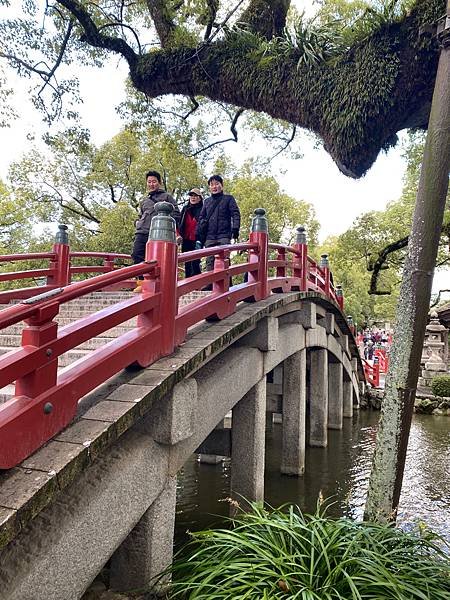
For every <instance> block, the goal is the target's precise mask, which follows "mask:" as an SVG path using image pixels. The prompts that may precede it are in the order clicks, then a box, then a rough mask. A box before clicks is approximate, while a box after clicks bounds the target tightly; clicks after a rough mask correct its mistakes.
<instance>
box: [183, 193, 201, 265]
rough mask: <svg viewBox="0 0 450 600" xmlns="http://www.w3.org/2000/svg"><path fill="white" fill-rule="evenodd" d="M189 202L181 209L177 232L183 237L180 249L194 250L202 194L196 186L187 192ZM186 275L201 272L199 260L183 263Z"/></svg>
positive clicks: (184, 250)
mask: <svg viewBox="0 0 450 600" xmlns="http://www.w3.org/2000/svg"><path fill="white" fill-rule="evenodd" d="M188 197H189V202H188V203H187V204H185V205H184V206H183V208H182V209H181V218H180V226H179V232H180V235H181V237H182V239H183V241H182V243H181V251H182V252H189V251H190V250H195V239H196V233H197V222H198V217H199V215H200V213H201V211H202V208H203V196H202V193H201V191H200V190H199V189H198V188H192V190H190V191H189V193H188ZM184 269H185V273H186V277H192V276H193V275H199V274H200V273H201V267H200V260H192V261H190V262H187V263H184Z"/></svg>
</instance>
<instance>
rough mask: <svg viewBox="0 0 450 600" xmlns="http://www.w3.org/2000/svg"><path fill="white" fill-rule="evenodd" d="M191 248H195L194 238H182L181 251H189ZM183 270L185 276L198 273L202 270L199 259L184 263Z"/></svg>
mask: <svg viewBox="0 0 450 600" xmlns="http://www.w3.org/2000/svg"><path fill="white" fill-rule="evenodd" d="M191 250H195V241H194V240H183V242H182V244H181V252H190V251H191ZM184 272H185V274H186V277H192V276H193V275H200V273H201V272H202V269H201V266H200V259H199V260H191V261H189V262H187V263H184Z"/></svg>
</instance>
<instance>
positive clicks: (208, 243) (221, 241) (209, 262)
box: [205, 238, 230, 271]
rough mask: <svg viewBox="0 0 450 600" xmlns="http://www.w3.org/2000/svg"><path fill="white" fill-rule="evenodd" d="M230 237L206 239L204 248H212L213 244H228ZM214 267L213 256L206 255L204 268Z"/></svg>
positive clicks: (210, 268)
mask: <svg viewBox="0 0 450 600" xmlns="http://www.w3.org/2000/svg"><path fill="white" fill-rule="evenodd" d="M229 243H230V238H219V239H218V240H206V242H205V248H212V247H213V246H228V244H229ZM213 269H214V256H208V257H207V258H206V270H207V271H212V270H213Z"/></svg>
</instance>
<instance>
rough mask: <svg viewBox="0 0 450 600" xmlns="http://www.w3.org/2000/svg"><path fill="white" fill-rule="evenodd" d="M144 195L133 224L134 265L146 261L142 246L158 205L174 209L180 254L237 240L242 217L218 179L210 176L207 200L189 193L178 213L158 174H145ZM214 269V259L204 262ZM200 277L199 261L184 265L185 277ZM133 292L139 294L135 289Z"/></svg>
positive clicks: (144, 243) (194, 193)
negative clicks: (145, 190) (163, 204)
mask: <svg viewBox="0 0 450 600" xmlns="http://www.w3.org/2000/svg"><path fill="white" fill-rule="evenodd" d="M146 183H147V195H146V196H145V197H144V198H143V199H142V201H141V205H140V211H139V218H138V220H137V221H136V232H135V237H134V245H133V252H132V258H133V262H134V263H135V264H137V263H140V262H142V261H143V260H144V259H145V246H146V243H147V240H148V234H149V231H150V225H151V222H152V218H153V217H154V216H155V214H156V210H155V205H156V203H157V202H170V204H172V205H173V211H172V216H173V218H174V219H175V223H176V226H177V243H178V244H179V245H180V247H181V251H182V252H189V251H190V250H197V249H200V248H203V247H204V248H210V247H212V246H225V245H227V244H229V243H230V242H231V240H232V239H233V240H236V241H237V240H238V239H239V229H240V224H241V213H240V211H239V207H238V205H237V203H236V200H235V198H234V197H233V196H232V195H231V194H225V193H224V191H223V178H222V177H221V175H212V176H211V177H210V178H209V179H208V187H209V192H210V194H209V196H208V197H207V198H205V199H204V198H203V194H202V192H201V190H200V189H199V188H192V189H191V190H189V192H188V194H187V195H188V201H187V203H186V204H185V205H184V206H183V208H182V209H181V212H180V210H179V208H178V205H177V203H176V201H175V200H174V198H173V197H172V196H171V195H170V194H169V193H168V192H166V191H165V190H163V189H162V188H161V175H160V173H158V171H148V173H147V174H146ZM213 268H214V256H208V257H207V259H206V270H207V271H212V269H213ZM200 273H201V264H200V260H193V261H190V262H187V263H185V275H186V277H192V276H193V275H198V274H200ZM136 291H140V286H139V285H138V286H137V288H136Z"/></svg>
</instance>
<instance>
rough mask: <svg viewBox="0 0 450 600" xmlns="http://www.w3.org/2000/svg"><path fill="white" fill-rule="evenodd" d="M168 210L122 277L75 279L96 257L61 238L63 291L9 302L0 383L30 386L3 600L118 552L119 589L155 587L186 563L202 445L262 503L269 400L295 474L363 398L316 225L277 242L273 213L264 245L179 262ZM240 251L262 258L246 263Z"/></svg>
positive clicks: (35, 596) (5, 459) (0, 553)
mask: <svg viewBox="0 0 450 600" xmlns="http://www.w3.org/2000/svg"><path fill="white" fill-rule="evenodd" d="M169 208H170V207H169ZM167 210H168V209H167V207H166V206H164V205H162V208H161V210H160V213H161V214H159V215H158V216H157V217H155V218H154V219H153V221H152V229H151V232H150V237H149V242H148V244H147V253H146V262H144V263H141V264H140V265H134V266H130V267H124V268H122V269H119V270H116V271H112V272H108V271H111V269H112V268H113V263H112V261H111V260H109V259H108V260H109V262H110V263H111V264H109V265H105V267H102V271H103V272H104V274H103V275H99V276H96V277H93V278H91V279H88V280H86V281H82V282H78V283H72V284H71V283H70V275H71V273H76V272H79V273H80V272H86V271H85V269H86V267H73V266H72V264H71V260H70V249H69V247H68V240H67V239H65V238H64V236H61V238H60V239H57V242H56V244H55V246H54V248H53V250H52V252H50V253H47V254H40V255H39V259H43V258H48V259H49V260H50V263H51V264H50V267H49V269H47V270H46V269H40V270H39V273H40V274H46V275H47V286H46V288H47V291H46V292H45V293H44V294H41V295H38V296H33V293H35V292H33V290H32V291H31V292H30V288H24V289H21V290H18V291H15V292H14V293H16V294H17V296H16V297H17V298H22V299H23V298H25V300H23V301H22V303H20V304H15V305H12V306H9V307H7V308H6V309H4V310H3V311H0V328H1V327H3V328H5V327H11V326H13V327H15V326H19V325H18V324H19V323H20V322H21V321H25V322H26V324H27V325H26V327H25V329H24V330H23V333H22V342H21V347H20V348H18V349H16V350H11V351H10V352H8V353H6V354H4V355H3V356H1V357H0V387H1V388H4V386H5V385H10V384H13V385H14V386H15V388H14V389H15V392H14V395H13V397H12V398H11V399H9V400H8V401H7V402H5V403H4V404H3V405H0V461H1V462H0V468H3V469H5V470H4V471H3V472H0V581H1V586H0V600H44V599H45V600H62V599H64V600H72V599H73V600H76V599H78V598H80V597H81V595H82V594H83V592H84V591H85V590H86V588H87V587H88V586H89V584H90V583H91V582H92V580H93V579H94V577H95V576H96V575H97V573H98V572H99V571H100V570H101V569H102V567H103V566H104V565H105V563H106V562H107V561H108V560H109V559H111V563H110V564H111V583H112V586H113V587H114V588H116V589H136V588H143V587H146V586H147V585H148V583H149V582H150V580H151V579H152V577H153V576H154V575H156V574H157V573H158V572H160V571H161V569H163V568H164V567H165V566H166V565H167V564H169V563H170V560H171V556H172V541H173V525H174V518H175V500H176V493H175V487H176V485H175V484H176V476H177V472H178V471H179V469H180V468H181V467H182V465H183V464H184V463H185V461H186V460H187V459H188V457H189V456H190V455H191V454H192V453H193V452H196V451H197V452H199V453H201V454H209V455H211V454H212V455H214V454H219V455H230V456H231V465H232V476H231V488H232V494H235V495H238V496H239V497H240V498H242V497H243V498H246V499H247V500H262V499H263V497H264V489H263V482H264V437H265V423H266V415H267V413H269V414H270V413H278V414H281V415H282V431H283V436H282V438H283V449H282V461H281V464H280V470H281V471H282V472H283V473H285V474H286V475H291V476H300V475H301V474H302V473H303V470H304V464H305V450H306V447H307V446H308V445H309V446H326V445H327V431H328V429H329V428H341V427H342V422H343V419H344V418H349V417H351V416H352V413H353V407H354V405H355V404H357V403H358V398H359V385H360V382H361V383H362V382H363V381H364V373H363V370H362V365H361V360H360V358H359V354H358V350H357V347H356V344H355V340H354V337H353V334H352V331H351V329H350V327H349V325H348V323H347V319H346V317H345V315H344V313H343V297H342V293H341V292H340V290H339V288H337V287H336V288H335V287H334V285H333V283H332V277H331V272H330V270H329V266H328V262H327V261H326V260H325V259H324V260H323V261H322V262H321V264H320V265H317V264H316V263H315V262H314V261H313V260H312V259H311V258H309V257H308V254H307V246H306V238H305V235H304V230H303V229H302V228H299V231H298V235H297V240H296V243H295V244H294V245H293V246H282V245H280V244H270V243H269V241H268V233H267V221H266V219H265V217H264V211H263V210H262V209H258V210H257V211H255V212H256V214H255V218H254V220H253V224H252V230H251V233H250V239H249V241H248V242H245V243H242V244H237V245H235V246H222V247H220V248H215V249H214V248H212V249H206V250H201V251H197V252H192V253H186V254H184V255H181V256H180V257H177V250H176V244H175V228H174V222H173V219H171V217H169V216H168V214H167ZM236 251H239V252H245V253H246V254H247V261H245V262H240V263H239V264H236V265H232V264H231V263H230V260H229V257H230V254H231V252H236ZM78 254H79V253H78ZM208 255H216V257H215V264H214V270H213V271H211V272H209V273H203V274H201V275H198V276H196V277H192V278H190V279H187V280H179V279H178V277H177V267H178V266H179V265H180V264H182V263H183V262H185V261H187V260H192V259H193V258H198V257H201V256H202V257H203V256H208ZM8 258H10V257H6V259H8ZM22 258H23V257H22ZM6 259H5V257H0V261H1V260H3V261H4V260H6ZM14 259H17V256H15V257H14ZM19 259H20V258H19ZM77 269H78V270H77ZM33 273H34V274H36V271H33ZM138 275H143V276H144V281H143V286H142V293H141V294H138V295H134V297H127V298H126V299H124V300H121V301H119V302H116V304H114V305H111V306H108V307H104V308H102V309H101V310H97V312H92V314H88V315H87V316H82V317H81V318H79V319H78V320H77V321H75V322H72V323H69V324H63V322H62V320H61V319H60V316H61V314H60V309H61V306H62V305H63V304H64V303H67V302H69V301H73V300H74V299H78V301H80V302H84V303H88V302H89V300H88V298H89V296H88V294H89V293H91V292H96V291H98V290H103V289H105V287H107V288H109V289H111V285H118V286H119V287H120V286H123V284H124V283H125V281H126V280H127V278H129V277H131V276H133V277H136V276H138ZM238 275H245V279H244V282H243V283H239V284H237V285H234V286H230V278H231V277H236V276H238ZM8 276H9V277H10V278H12V279H19V278H21V277H23V276H24V275H23V272H16V273H12V274H11V273H9V274H8ZM2 277H3V279H2ZM5 278H6V275H5V276H3V275H2V276H0V281H5V280H6V279H5ZM209 284H210V285H211V286H212V292H211V293H210V294H207V295H206V296H205V295H203V296H202V297H200V298H198V299H197V300H195V301H193V302H191V303H190V304H188V305H186V306H184V307H182V306H181V305H180V304H179V301H180V298H182V296H183V295H187V294H189V293H191V292H193V291H194V290H200V289H202V288H203V287H204V286H205V285H209ZM31 296H32V297H31ZM27 298H29V299H27ZM243 301H244V302H243ZM133 317H137V325H132V326H131V327H132V328H131V329H130V330H126V331H124V327H123V325H124V324H125V323H130V319H132V318H133ZM58 319H60V320H58ZM205 319H206V321H205ZM110 331H117V337H116V338H112V339H111V340H110V341H107V342H102V344H103V345H101V346H100V347H98V348H97V349H95V350H94V351H92V352H91V353H87V354H85V355H82V356H81V357H80V358H78V360H76V362H75V363H73V364H72V365H69V366H66V367H64V368H63V369H62V370H61V369H60V370H58V361H59V359H60V358H63V357H64V355H65V353H67V352H69V351H72V350H73V349H75V350H76V349H77V348H80V347H81V346H80V345H81V344H88V346H89V347H91V346H90V345H91V344H92V347H94V348H95V347H96V346H95V344H94V342H95V339H96V338H95V336H98V335H101V334H102V332H103V333H105V332H110ZM132 363H133V364H135V365H138V366H139V367H140V368H139V370H137V369H135V370H130V369H128V370H123V369H124V367H126V366H127V365H130V364H132ZM230 411H231V412H232V418H231V428H226V427H224V419H225V417H226V416H227V415H228V414H229V413H230ZM64 428H65V429H64ZM43 444H45V445H43Z"/></svg>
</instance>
